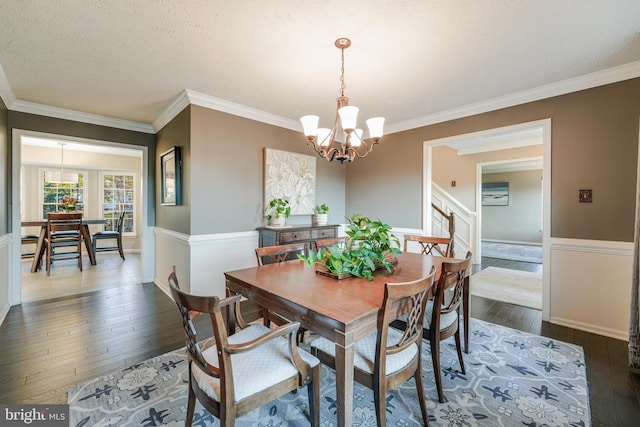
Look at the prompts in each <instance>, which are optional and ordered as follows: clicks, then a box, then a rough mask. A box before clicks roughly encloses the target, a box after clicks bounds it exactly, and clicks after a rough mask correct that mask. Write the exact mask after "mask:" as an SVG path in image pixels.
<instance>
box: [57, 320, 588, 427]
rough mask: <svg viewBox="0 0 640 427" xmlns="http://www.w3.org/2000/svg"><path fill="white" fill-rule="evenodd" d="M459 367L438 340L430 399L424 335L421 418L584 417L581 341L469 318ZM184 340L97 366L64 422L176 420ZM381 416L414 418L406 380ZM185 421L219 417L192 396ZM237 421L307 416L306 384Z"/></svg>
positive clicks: (330, 399)
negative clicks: (101, 369) (424, 411)
mask: <svg viewBox="0 0 640 427" xmlns="http://www.w3.org/2000/svg"><path fill="white" fill-rule="evenodd" d="M470 328H471V331H470V332H471V337H470V340H471V346H470V350H471V351H470V353H469V354H464V361H465V367H466V370H467V373H466V375H462V374H461V373H460V372H459V371H458V369H459V367H458V360H457V356H456V353H455V344H454V342H453V339H449V340H447V341H445V342H444V343H443V345H442V349H441V352H442V357H441V364H442V371H443V382H444V384H443V385H444V391H445V396H446V398H447V400H448V401H447V402H446V403H438V397H437V392H436V390H435V382H434V380H433V368H432V364H431V354H430V353H429V343H428V342H426V341H425V343H424V345H423V349H424V350H423V351H424V364H423V376H424V378H425V387H427V390H426V394H427V407H428V410H429V424H430V425H431V426H476V425H478V426H518V425H520V426H523V425H524V426H530V427H534V426H590V425H591V416H590V411H589V393H588V389H587V382H586V374H585V362H584V353H583V350H582V348H581V347H579V346H575V345H573V344H567V343H564V342H562V341H557V340H554V339H550V338H545V337H540V336H537V335H532V334H528V333H525V332H520V331H516V330H513V329H509V328H505V327H502V326H498V325H494V324H491V323H487V322H483V321H479V320H476V319H471V326H470ZM187 373H188V369H187V362H186V354H185V351H184V349H180V350H176V351H173V352H170V353H166V354H163V355H161V356H158V357H154V358H152V359H149V360H147V361H145V362H142V363H140V364H137V365H134V366H131V367H129V368H127V369H122V370H118V371H114V372H110V373H108V374H105V375H104V376H102V377H100V378H96V379H94V380H92V381H89V382H87V383H85V384H81V385H78V386H75V387H73V388H71V389H70V390H69V394H68V401H69V404H70V415H71V421H70V425H71V426H77V427H79V426H183V425H184V417H185V412H186V403H187V390H188V389H187V387H188V380H187ZM321 392H322V396H321V414H320V421H321V423H322V425H323V426H335V425H337V422H336V402H335V374H334V372H333V371H332V370H331V369H328V368H326V367H323V370H322V383H321ZM353 400H354V411H353V425H354V426H361V427H364V426H375V425H376V417H375V412H374V404H373V393H372V392H371V391H370V390H369V389H367V388H365V387H363V386H361V385H359V384H357V383H356V384H355V385H354V396H353ZM387 424H388V425H390V426H413V425H422V420H421V416H420V409H419V406H418V402H417V397H416V392H415V383H414V382H413V380H410V381H409V382H407V383H405V384H404V385H403V386H402V387H400V388H399V389H396V390H394V391H391V392H389V393H388V394H387ZM193 425H194V426H203V427H204V426H214V425H216V426H217V425H219V421H218V420H217V419H215V418H214V417H213V416H212V415H210V414H209V413H207V412H206V411H205V410H204V409H203V408H202V407H201V406H200V404H197V406H196V415H195V417H194V423H193ZM236 425H239V426H265V427H266V426H282V427H284V426H305V427H306V426H308V425H309V421H308V399H307V391H306V388H301V389H300V390H299V392H298V393H296V394H288V395H285V396H284V397H282V398H280V399H279V400H277V401H274V402H271V403H269V404H266V405H264V406H262V407H261V408H258V409H257V410H255V411H252V412H250V413H248V414H246V415H244V416H242V417H240V418H238V420H237V423H236Z"/></svg>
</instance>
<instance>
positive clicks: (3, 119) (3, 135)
mask: <svg viewBox="0 0 640 427" xmlns="http://www.w3.org/2000/svg"><path fill="white" fill-rule="evenodd" d="M9 153H10V150H9V113H8V111H7V106H6V105H5V103H4V101H2V98H0V176H1V177H2V183H0V236H2V235H5V234H7V233H8V232H9V231H8V230H9V182H11V181H10V179H9V170H10V164H11V161H10V160H9V159H10V157H9Z"/></svg>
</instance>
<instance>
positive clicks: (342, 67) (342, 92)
mask: <svg viewBox="0 0 640 427" xmlns="http://www.w3.org/2000/svg"><path fill="white" fill-rule="evenodd" d="M340 52H342V55H341V60H342V66H341V67H340V96H344V90H345V89H346V88H347V85H346V84H345V82H344V48H342V49H340Z"/></svg>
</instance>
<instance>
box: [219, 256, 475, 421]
mask: <svg viewBox="0 0 640 427" xmlns="http://www.w3.org/2000/svg"><path fill="white" fill-rule="evenodd" d="M397 260H398V262H397V265H396V268H395V271H393V272H391V273H389V272H387V271H386V270H377V271H376V272H375V273H374V275H373V280H367V279H365V278H359V277H349V278H345V279H342V280H337V279H335V278H332V277H327V276H326V275H323V274H317V273H316V270H315V268H314V267H313V266H311V267H309V266H307V265H306V264H305V262H304V261H302V260H292V261H287V262H282V263H275V264H268V265H264V266H259V267H250V268H244V269H240V270H234V271H227V272H225V273H224V275H225V280H226V288H227V293H228V294H229V295H232V294H242V295H243V296H245V297H246V298H248V299H249V300H252V301H253V302H255V303H257V304H258V305H260V306H262V307H265V308H267V309H268V310H272V311H274V312H275V313H277V314H279V315H281V316H283V317H285V318H287V319H289V320H291V321H298V322H300V325H301V326H302V327H304V328H306V329H309V330H311V331H313V332H315V333H317V334H319V335H321V336H323V337H325V338H327V339H329V340H331V341H333V342H334V343H335V349H336V358H335V360H336V366H335V370H336V400H337V402H338V405H337V406H338V407H337V416H338V425H339V426H351V424H352V416H353V414H352V412H353V381H354V344H355V342H357V341H358V340H360V339H362V338H364V337H366V336H367V335H369V334H371V333H372V332H375V331H376V328H377V323H376V322H377V315H378V311H379V310H380V307H381V306H382V301H383V298H384V285H385V283H397V282H408V281H412V280H416V279H419V278H422V277H425V276H427V275H428V274H429V273H430V271H431V267H432V266H435V267H436V280H437V278H438V277H439V275H440V270H441V265H442V262H443V261H459V260H458V259H453V258H445V257H439V256H431V255H422V254H417V253H409V252H404V253H402V254H400V255H398V256H397ZM394 310H396V312H395V314H400V311H398V310H400V307H399V306H398V307H395V308H394ZM463 313H464V351H465V352H466V353H468V351H469V347H468V345H469V333H468V332H469V278H468V277H467V278H465V282H464V290H463Z"/></svg>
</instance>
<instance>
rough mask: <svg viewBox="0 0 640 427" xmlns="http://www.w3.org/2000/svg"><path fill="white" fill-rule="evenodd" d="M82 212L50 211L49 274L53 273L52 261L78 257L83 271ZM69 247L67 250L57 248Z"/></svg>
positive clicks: (48, 221) (48, 217)
mask: <svg viewBox="0 0 640 427" xmlns="http://www.w3.org/2000/svg"><path fill="white" fill-rule="evenodd" d="M80 227H82V213H49V214H48V215H47V235H46V247H47V262H46V264H47V276H50V275H51V262H52V261H56V260H63V259H76V258H77V259H78V267H79V268H80V271H82V233H81V231H80ZM60 248H68V249H67V250H65V251H57V252H56V249H60Z"/></svg>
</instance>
